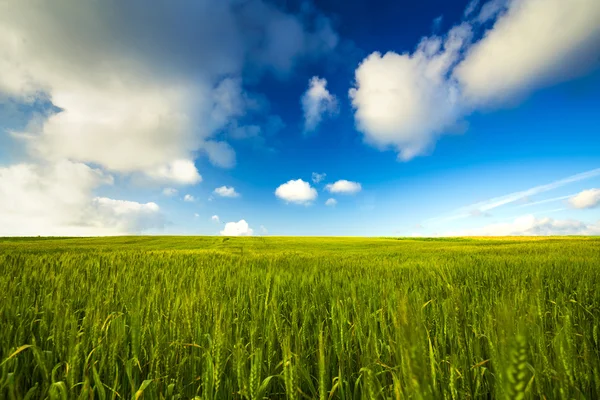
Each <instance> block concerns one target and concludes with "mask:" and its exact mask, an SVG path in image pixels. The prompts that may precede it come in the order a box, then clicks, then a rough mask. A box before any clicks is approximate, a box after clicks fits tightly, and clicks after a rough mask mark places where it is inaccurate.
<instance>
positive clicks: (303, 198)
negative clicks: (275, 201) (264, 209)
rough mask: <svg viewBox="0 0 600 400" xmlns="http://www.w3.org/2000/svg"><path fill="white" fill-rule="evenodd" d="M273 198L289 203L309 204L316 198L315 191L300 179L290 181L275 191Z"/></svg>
mask: <svg viewBox="0 0 600 400" xmlns="http://www.w3.org/2000/svg"><path fill="white" fill-rule="evenodd" d="M275 196H277V197H279V198H280V199H282V200H285V201H286V202H289V203H297V204H310V203H311V202H312V201H313V200H315V199H316V198H317V196H318V194H317V190H316V189H315V188H313V187H311V186H310V184H309V183H308V182H304V181H303V180H302V179H296V180H290V181H287V182H286V183H284V184H282V185H280V186H279V187H278V188H277V189H276V190H275Z"/></svg>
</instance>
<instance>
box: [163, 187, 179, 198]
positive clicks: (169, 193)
mask: <svg viewBox="0 0 600 400" xmlns="http://www.w3.org/2000/svg"><path fill="white" fill-rule="evenodd" d="M162 193H163V194H164V195H165V196H168V197H173V196H175V195H177V193H179V192H178V190H177V189H175V188H164V189H163V191H162Z"/></svg>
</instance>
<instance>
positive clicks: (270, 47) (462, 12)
mask: <svg viewBox="0 0 600 400" xmlns="http://www.w3.org/2000/svg"><path fill="white" fill-rule="evenodd" d="M599 21H600V2H598V1H597V0H571V1H564V0H487V1H485V0H479V1H478V0H464V1H459V0H457V1H451V2H450V1H444V0H423V1H419V2H414V1H392V0H387V1H386V0H370V1H362V0H353V1H342V0H323V1H316V0H311V1H309V0H287V1H284V0H218V1H217V0H169V1H167V0H158V1H154V2H152V3H151V4H149V3H147V2H145V1H143V0H125V1H117V0H107V1H102V2H99V1H91V0H89V1H88V0H84V1H75V0H57V1H53V2H47V1H43V0H32V1H28V2H24V1H20V0H5V1H1V2H0V236H38V235H41V236H103V235H128V234H160V235H163V234H164V235H227V236H236V235H310V236H330V235H335V236H464V235H469V236H471V235H476V236H479V235H484V236H485V235H501V236H502V235H600V111H599V110H600V96H599V95H598V93H599V92H600V23H598V22H599Z"/></svg>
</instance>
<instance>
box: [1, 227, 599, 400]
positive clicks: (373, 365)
mask: <svg viewBox="0 0 600 400" xmlns="http://www.w3.org/2000/svg"><path fill="white" fill-rule="evenodd" d="M599 288H600V239H598V238H564V239H558V238H531V239H519V238H510V239H477V238H472V239H466V238H465V239H454V240H450V239H446V240H444V239H439V240H432V239H429V240H408V239H405V240H397V239H354V238H310V239H309V238H216V237H210V238H209V237H171V238H167V237H125V238H110V239H109V238H97V239H43V238H41V239H2V238H0V398H2V399H21V398H24V397H27V396H28V398H31V399H37V398H50V399H55V398H56V399H71V398H82V399H92V398H94V399H103V400H104V399H116V398H119V399H123V398H127V399H130V398H133V399H137V398H144V399H187V398H193V397H195V396H198V397H199V398H201V399H226V398H238V399H261V398H286V397H287V398H289V399H302V398H307V399H329V398H331V399H389V398H392V399H404V398H406V399H465V398H509V399H519V398H548V399H558V398H564V399H567V398H576V399H583V398H588V399H592V398H600V333H599V332H598V331H599V325H600V290H599Z"/></svg>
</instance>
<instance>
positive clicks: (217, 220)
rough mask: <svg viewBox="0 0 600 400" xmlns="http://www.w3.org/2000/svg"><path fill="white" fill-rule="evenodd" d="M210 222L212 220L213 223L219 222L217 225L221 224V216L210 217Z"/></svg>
mask: <svg viewBox="0 0 600 400" xmlns="http://www.w3.org/2000/svg"><path fill="white" fill-rule="evenodd" d="M210 220H211V221H212V222H217V223H220V222H221V220H220V219H219V216H218V215H213V216H212V217H210Z"/></svg>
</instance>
